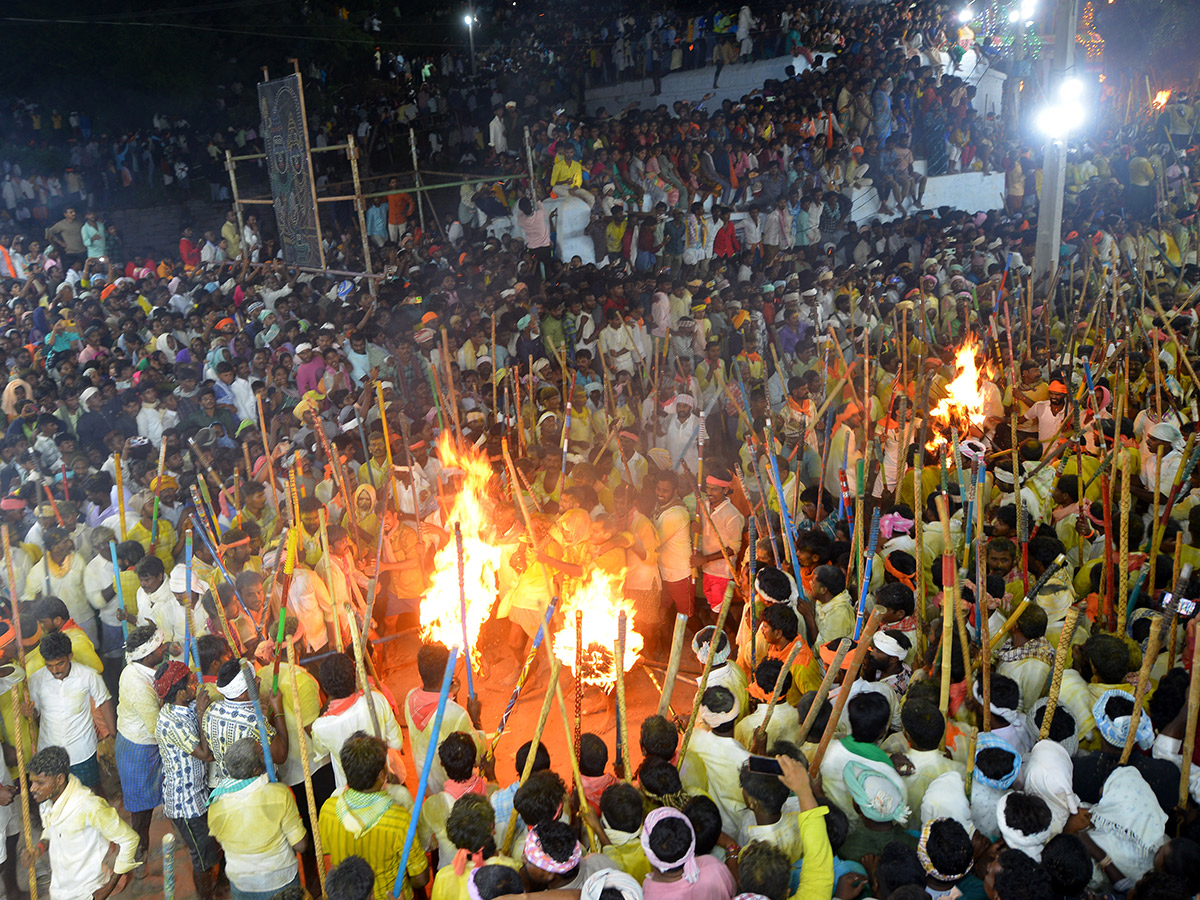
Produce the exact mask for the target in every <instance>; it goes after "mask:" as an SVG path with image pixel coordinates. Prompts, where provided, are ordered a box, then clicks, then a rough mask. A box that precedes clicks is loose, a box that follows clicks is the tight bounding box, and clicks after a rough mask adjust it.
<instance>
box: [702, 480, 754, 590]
mask: <svg viewBox="0 0 1200 900" xmlns="http://www.w3.org/2000/svg"><path fill="white" fill-rule="evenodd" d="M701 502H702V503H703V502H706V501H704V500H702V501H701ZM709 519H711V520H712V523H711V526H710V524H709V521H708V520H709ZM703 522H704V529H703V531H701V532H700V552H701V553H704V554H709V553H718V552H720V548H721V547H722V546H723V547H725V551H726V552H727V553H728V554H729V557H730V559H737V555H738V551H740V550H741V549H742V526H743V525H745V524H746V517H745V516H743V515H742V514H741V513H740V512H738V510H737V507H736V506H734V505H733V503H731V502H730V501H729V499H728V498H726V499H725V501H724V502H723V503H722V504H721V505H720V506H718V507H717V508H716V509H714V510H712V511H711V512H710V513H709V515H708V516H704V518H703ZM712 526H715V527H716V533H715V534H714V533H713V527H712ZM704 574H705V575H715V576H717V577H718V578H729V577H731V576H732V574H733V573H732V572H731V571H730V569H729V563H727V562H725V557H724V556H721V557H720V558H719V559H714V560H713V561H712V562H706V563H705V564H704Z"/></svg>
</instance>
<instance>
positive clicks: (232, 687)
mask: <svg viewBox="0 0 1200 900" xmlns="http://www.w3.org/2000/svg"><path fill="white" fill-rule="evenodd" d="M217 690H218V691H220V692H221V696H222V697H224V698H225V699H226V700H232V699H233V698H234V697H240V696H242V694H244V693H246V691H248V690H249V687H248V686H247V684H246V673H245V672H241V671H239V672H238V673H237V674H236V675H234V676H233V677H232V678H231V679H229V684H226V685H220V684H218V685H217Z"/></svg>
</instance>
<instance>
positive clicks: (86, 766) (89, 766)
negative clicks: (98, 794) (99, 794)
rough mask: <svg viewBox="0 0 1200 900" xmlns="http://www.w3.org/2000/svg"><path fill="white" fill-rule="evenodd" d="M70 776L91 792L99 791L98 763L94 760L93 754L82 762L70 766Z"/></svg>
mask: <svg viewBox="0 0 1200 900" xmlns="http://www.w3.org/2000/svg"><path fill="white" fill-rule="evenodd" d="M71 774H72V775H74V776H75V777H76V778H78V779H79V781H80V783H81V784H82V785H83V786H84V787H88V788H91V789H92V790H93V791H97V790H99V789H100V763H99V762H98V761H97V760H96V754H95V753H93V754H92V755H91V756H89V757H88V758H87V759H85V760H84V761H83V762H81V763H75V765H73V766H71Z"/></svg>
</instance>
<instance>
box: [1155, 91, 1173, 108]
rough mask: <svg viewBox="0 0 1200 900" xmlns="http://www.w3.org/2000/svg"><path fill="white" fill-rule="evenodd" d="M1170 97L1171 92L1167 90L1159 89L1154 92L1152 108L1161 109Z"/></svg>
mask: <svg viewBox="0 0 1200 900" xmlns="http://www.w3.org/2000/svg"><path fill="white" fill-rule="evenodd" d="M1170 99H1171V92H1170V91H1169V90H1166V91H1159V92H1158V93H1156V94H1155V95H1154V108H1155V109H1162V108H1163V107H1164V106H1166V105H1167V102H1168V101H1169V100H1170Z"/></svg>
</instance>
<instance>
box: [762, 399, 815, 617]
mask: <svg viewBox="0 0 1200 900" xmlns="http://www.w3.org/2000/svg"><path fill="white" fill-rule="evenodd" d="M772 434H774V432H773V431H771V420H770V419H767V459H769V460H770V461H771V479H772V480H773V481H774V482H775V493H776V494H777V495H778V496H779V514H780V517H781V518H782V519H783V534H784V537H786V538H787V547H788V552H789V553H790V554H791V555H792V573H793V574H794V575H795V576H796V590H797V591H798V592H799V593H800V599H801V600H804V599H807V598H806V597H805V596H804V583H803V582H802V581H801V580H800V557H798V556H797V555H796V537H795V535H794V534H793V533H792V517H791V515H789V514H788V508H787V498H786V497H784V496H783V482H782V481H780V480H779V461H778V460H777V459H776V458H775V446H774V438H772ZM797 477H799V476H797ZM763 506H764V508H765V506H766V501H763Z"/></svg>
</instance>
